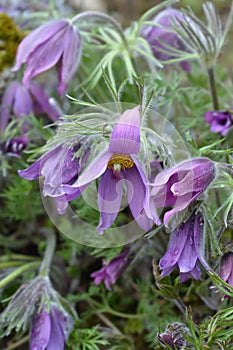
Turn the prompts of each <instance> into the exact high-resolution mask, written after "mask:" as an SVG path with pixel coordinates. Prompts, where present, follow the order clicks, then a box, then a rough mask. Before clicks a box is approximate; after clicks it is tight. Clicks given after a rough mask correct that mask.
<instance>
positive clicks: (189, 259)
mask: <svg viewBox="0 0 233 350" xmlns="http://www.w3.org/2000/svg"><path fill="white" fill-rule="evenodd" d="M190 229H191V227H190V228H189V230H190ZM196 262H197V252H196V249H195V246H194V241H193V237H192V232H188V237H187V240H186V243H185V245H184V248H183V250H182V253H181V255H180V257H179V260H178V262H177V263H178V266H179V269H180V272H182V273H183V272H184V273H185V272H190V271H192V270H193V269H194V267H195V265H196Z"/></svg>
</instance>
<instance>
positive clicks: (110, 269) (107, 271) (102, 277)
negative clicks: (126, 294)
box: [91, 249, 130, 290]
mask: <svg viewBox="0 0 233 350" xmlns="http://www.w3.org/2000/svg"><path fill="white" fill-rule="evenodd" d="M129 263H130V259H129V250H128V249H126V250H123V252H121V254H119V255H118V256H116V257H115V258H113V259H112V260H111V261H110V262H109V263H108V264H107V263H106V261H105V260H103V267H102V268H101V269H100V270H99V271H95V272H93V273H92V274H91V277H93V278H94V284H95V285H98V284H100V283H101V282H102V281H104V284H105V287H106V288H107V289H108V290H110V289H111V286H110V285H111V284H114V283H115V282H116V280H117V279H118V278H119V277H120V276H121V274H122V273H123V272H124V271H125V269H126V268H127V266H128V265H129Z"/></svg>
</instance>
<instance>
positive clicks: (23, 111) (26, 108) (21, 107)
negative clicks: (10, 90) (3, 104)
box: [13, 85, 33, 118]
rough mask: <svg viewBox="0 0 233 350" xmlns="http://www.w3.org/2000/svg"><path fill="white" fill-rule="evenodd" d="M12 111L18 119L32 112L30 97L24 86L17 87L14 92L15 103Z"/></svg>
mask: <svg viewBox="0 0 233 350" xmlns="http://www.w3.org/2000/svg"><path fill="white" fill-rule="evenodd" d="M13 111H14V114H15V115H16V117H18V118H20V117H22V116H24V115H29V114H30V113H32V112H33V109H32V98H31V95H30V93H29V91H28V89H27V88H26V86H24V85H19V86H18V88H17V89H16V91H15V103H14V106H13Z"/></svg>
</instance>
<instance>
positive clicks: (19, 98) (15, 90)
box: [0, 81, 60, 130]
mask: <svg viewBox="0 0 233 350" xmlns="http://www.w3.org/2000/svg"><path fill="white" fill-rule="evenodd" d="M31 113H34V114H42V113H44V114H46V115H47V116H48V117H49V118H50V119H51V120H52V121H56V120H57V119H58V118H59V117H60V111H58V110H57V109H56V108H55V107H53V106H52V105H51V103H50V102H49V97H48V96H46V93H45V91H44V89H43V88H42V87H41V86H40V85H39V84H37V83H36V82H31V83H30V84H29V85H28V87H26V86H24V85H23V84H22V83H20V82H18V81H14V82H12V83H11V84H9V86H8V87H7V89H6V91H5V92H4V95H3V98H2V106H1V112H0V129H1V130H5V128H6V126H7V124H8V121H9V119H10V116H11V114H13V115H14V116H15V117H17V118H20V117H23V116H27V115H30V114H31Z"/></svg>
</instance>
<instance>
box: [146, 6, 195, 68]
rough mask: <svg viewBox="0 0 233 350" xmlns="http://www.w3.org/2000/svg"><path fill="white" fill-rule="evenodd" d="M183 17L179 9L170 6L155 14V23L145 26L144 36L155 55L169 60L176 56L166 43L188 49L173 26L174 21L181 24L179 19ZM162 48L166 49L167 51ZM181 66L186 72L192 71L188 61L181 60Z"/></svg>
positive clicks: (182, 49)
mask: <svg viewBox="0 0 233 350" xmlns="http://www.w3.org/2000/svg"><path fill="white" fill-rule="evenodd" d="M183 19H184V17H183V14H182V13H181V12H180V11H179V10H176V9H173V8H168V9H166V10H163V11H161V12H159V13H158V15H156V16H155V18H154V19H153V22H154V24H155V25H149V26H147V27H145V28H144V30H143V32H142V36H143V37H144V38H145V39H146V40H147V41H148V43H149V44H150V46H151V49H152V51H153V53H154V55H155V56H156V58H158V59H159V60H161V61H167V60H170V59H173V58H175V57H174V54H172V51H171V54H169V48H168V47H167V46H166V45H169V46H171V47H173V48H174V49H178V50H180V51H185V50H187V49H186V47H185V45H184V43H183V41H182V40H181V38H180V37H179V36H178V34H177V33H176V32H175V31H174V30H173V28H172V23H173V21H174V23H176V25H178V26H180V25H179V21H182V20H183ZM163 43H164V44H165V45H164V44H163ZM162 50H165V51H166V53H165V52H163V51H162ZM180 66H181V67H182V68H183V69H184V70H185V71H186V72H190V70H191V66H190V64H189V62H187V61H183V62H181V63H180Z"/></svg>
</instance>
